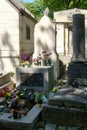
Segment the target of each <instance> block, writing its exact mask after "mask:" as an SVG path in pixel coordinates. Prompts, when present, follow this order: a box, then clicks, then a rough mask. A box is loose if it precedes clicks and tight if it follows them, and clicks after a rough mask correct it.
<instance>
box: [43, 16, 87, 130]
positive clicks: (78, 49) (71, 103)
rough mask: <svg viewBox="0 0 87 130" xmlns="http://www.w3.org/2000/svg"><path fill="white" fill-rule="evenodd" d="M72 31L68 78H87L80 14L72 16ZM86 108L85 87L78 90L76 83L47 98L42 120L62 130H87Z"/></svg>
mask: <svg viewBox="0 0 87 130" xmlns="http://www.w3.org/2000/svg"><path fill="white" fill-rule="evenodd" d="M73 30H74V31H73V57H72V60H71V63H70V65H69V68H68V76H69V78H74V79H77V78H87V72H86V70H87V63H86V60H85V55H84V54H85V49H84V48H85V47H84V45H85V42H84V16H83V15H82V14H74V15H73ZM77 87H78V88H77ZM86 106H87V87H86V88H83V89H80V88H79V86H78V85H77V84H76V83H75V84H71V86H69V87H65V88H62V89H60V90H59V91H58V92H57V93H55V94H54V95H53V97H51V98H49V101H48V104H45V105H44V106H43V112H42V113H43V119H44V120H45V121H47V122H50V123H53V124H54V123H55V124H57V125H58V126H62V127H64V130H87V108H86ZM58 130H62V128H58Z"/></svg>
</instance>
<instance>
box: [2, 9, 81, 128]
mask: <svg viewBox="0 0 87 130" xmlns="http://www.w3.org/2000/svg"><path fill="white" fill-rule="evenodd" d="M77 12H78V11H77ZM75 13H76V12H75ZM45 15H46V17H47V18H48V15H47V14H45ZM46 17H45V18H46ZM42 21H43V20H42ZM48 21H49V19H48ZM42 23H43V24H44V22H42ZM43 24H42V25H43ZM54 26H55V24H54ZM44 29H45V28H43V26H42V30H43V31H44ZM60 29H61V28H60ZM52 31H54V30H53V29H52ZM65 35H66V34H65ZM40 36H41V35H40ZM40 38H41V37H40ZM53 39H54V38H53ZM53 39H52V40H53ZM40 40H42V39H40ZM43 41H44V40H42V42H43ZM35 42H37V43H36V44H37V45H38V40H36V41H35ZM40 42H41V41H40ZM40 42H39V43H40ZM45 42H48V40H47V41H45ZM52 42H54V41H52ZM43 43H44V42H43ZM48 43H49V42H48ZM41 45H42V46H41V48H40V46H39V49H38V47H37V46H36V47H35V49H36V51H35V52H34V54H35V56H36V58H37V57H38V54H37V53H38V50H39V51H40V52H41V50H43V49H45V50H46V51H47V50H50V51H53V53H54V55H55V52H56V50H55V49H54V48H55V46H54V47H53V48H51V49H52V50H51V49H49V47H48V46H47V44H45V45H46V46H43V44H41ZM46 47H47V48H46ZM40 49H41V50H40ZM53 49H54V50H53ZM53 53H52V55H53ZM36 54H37V55H36ZM55 57H56V55H55ZM58 60H59V59H56V60H55V63H56V62H57V61H58ZM52 61H54V60H53V59H52ZM53 65H54V66H55V64H53ZM57 65H58V64H57ZM27 67H29V66H27ZM34 67H35V69H37V68H40V67H41V66H38V65H37V66H34ZM58 67H59V66H56V69H57V68H58ZM43 68H45V67H44V66H43ZM43 68H42V69H43ZM48 68H49V67H48ZM23 69H25V70H26V71H23V72H24V73H25V74H26V72H27V70H28V68H24V67H23ZM30 69H31V68H30ZM45 69H46V68H45ZM32 71H33V70H32V69H31V71H30V70H29V73H30V72H32ZM37 71H38V70H37ZM40 71H41V70H40ZM33 73H35V72H33ZM48 73H49V72H48ZM54 74H55V72H54ZM56 74H58V75H56V76H54V77H55V79H57V76H59V73H56ZM20 75H21V73H20ZM7 79H8V78H7ZM52 79H53V78H52ZM52 79H51V80H52ZM8 80H9V79H8ZM7 82H10V80H9V81H7ZM45 82H46V81H45ZM47 82H49V79H48V81H47ZM2 84H3V83H2ZM57 85H58V84H57ZM4 87H5V86H4ZM59 87H61V86H59ZM53 91H55V92H56V91H57V89H55V90H53ZM52 105H53V104H52ZM3 118H4V116H2V117H1V119H3ZM18 124H19V123H18ZM18 124H17V125H18ZM8 126H9V127H10V125H9V124H8ZM12 127H13V126H12ZM23 127H24V126H23ZM10 128H11V127H10ZM19 128H20V127H19ZM45 128H46V129H47V130H48V129H56V126H55V125H53V124H49V123H48V124H47V125H46V127H45ZM42 129H44V128H42ZM58 129H60V130H61V129H63V127H62V128H61V127H60V128H58ZM64 129H66V128H64ZM69 129H75V130H76V129H77V128H69ZM83 129H84V128H83Z"/></svg>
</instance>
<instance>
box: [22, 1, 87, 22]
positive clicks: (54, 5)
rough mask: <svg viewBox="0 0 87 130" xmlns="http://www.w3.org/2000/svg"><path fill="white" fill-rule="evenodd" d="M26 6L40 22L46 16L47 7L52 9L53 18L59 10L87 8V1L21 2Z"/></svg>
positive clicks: (51, 15)
mask: <svg viewBox="0 0 87 130" xmlns="http://www.w3.org/2000/svg"><path fill="white" fill-rule="evenodd" d="M20 1H21V2H22V3H23V4H24V6H25V7H26V8H27V9H28V10H29V11H30V12H31V13H32V14H33V15H34V16H35V18H36V20H39V19H40V18H41V17H42V16H43V15H44V10H45V9H46V7H48V8H49V9H50V17H51V18H53V13H54V12H55V11H59V10H65V9H72V8H81V9H86V8H87V0H34V2H33V3H29V2H26V3H24V2H23V0H20Z"/></svg>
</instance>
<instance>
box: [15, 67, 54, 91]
mask: <svg viewBox="0 0 87 130" xmlns="http://www.w3.org/2000/svg"><path fill="white" fill-rule="evenodd" d="M16 85H17V87H19V88H21V89H24V88H29V89H33V90H34V91H42V90H44V91H47V92H48V91H50V90H51V89H52V88H53V85H54V72H53V66H45V67H43V66H42V67H41V66H40V67H35V66H34V67H28V68H24V67H17V68H16Z"/></svg>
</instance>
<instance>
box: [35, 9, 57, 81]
mask: <svg viewBox="0 0 87 130" xmlns="http://www.w3.org/2000/svg"><path fill="white" fill-rule="evenodd" d="M48 15H49V9H48V8H46V10H45V12H44V16H43V17H42V18H41V19H40V21H39V22H38V23H37V24H36V25H35V32H34V54H33V59H35V58H37V57H39V54H41V53H42V52H43V51H46V52H51V54H52V55H51V61H52V65H53V66H54V79H55V80H56V79H57V78H58V76H59V67H58V64H59V63H58V56H57V54H56V44H55V25H54V24H53V23H52V21H51V20H50V18H49V16H48Z"/></svg>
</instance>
